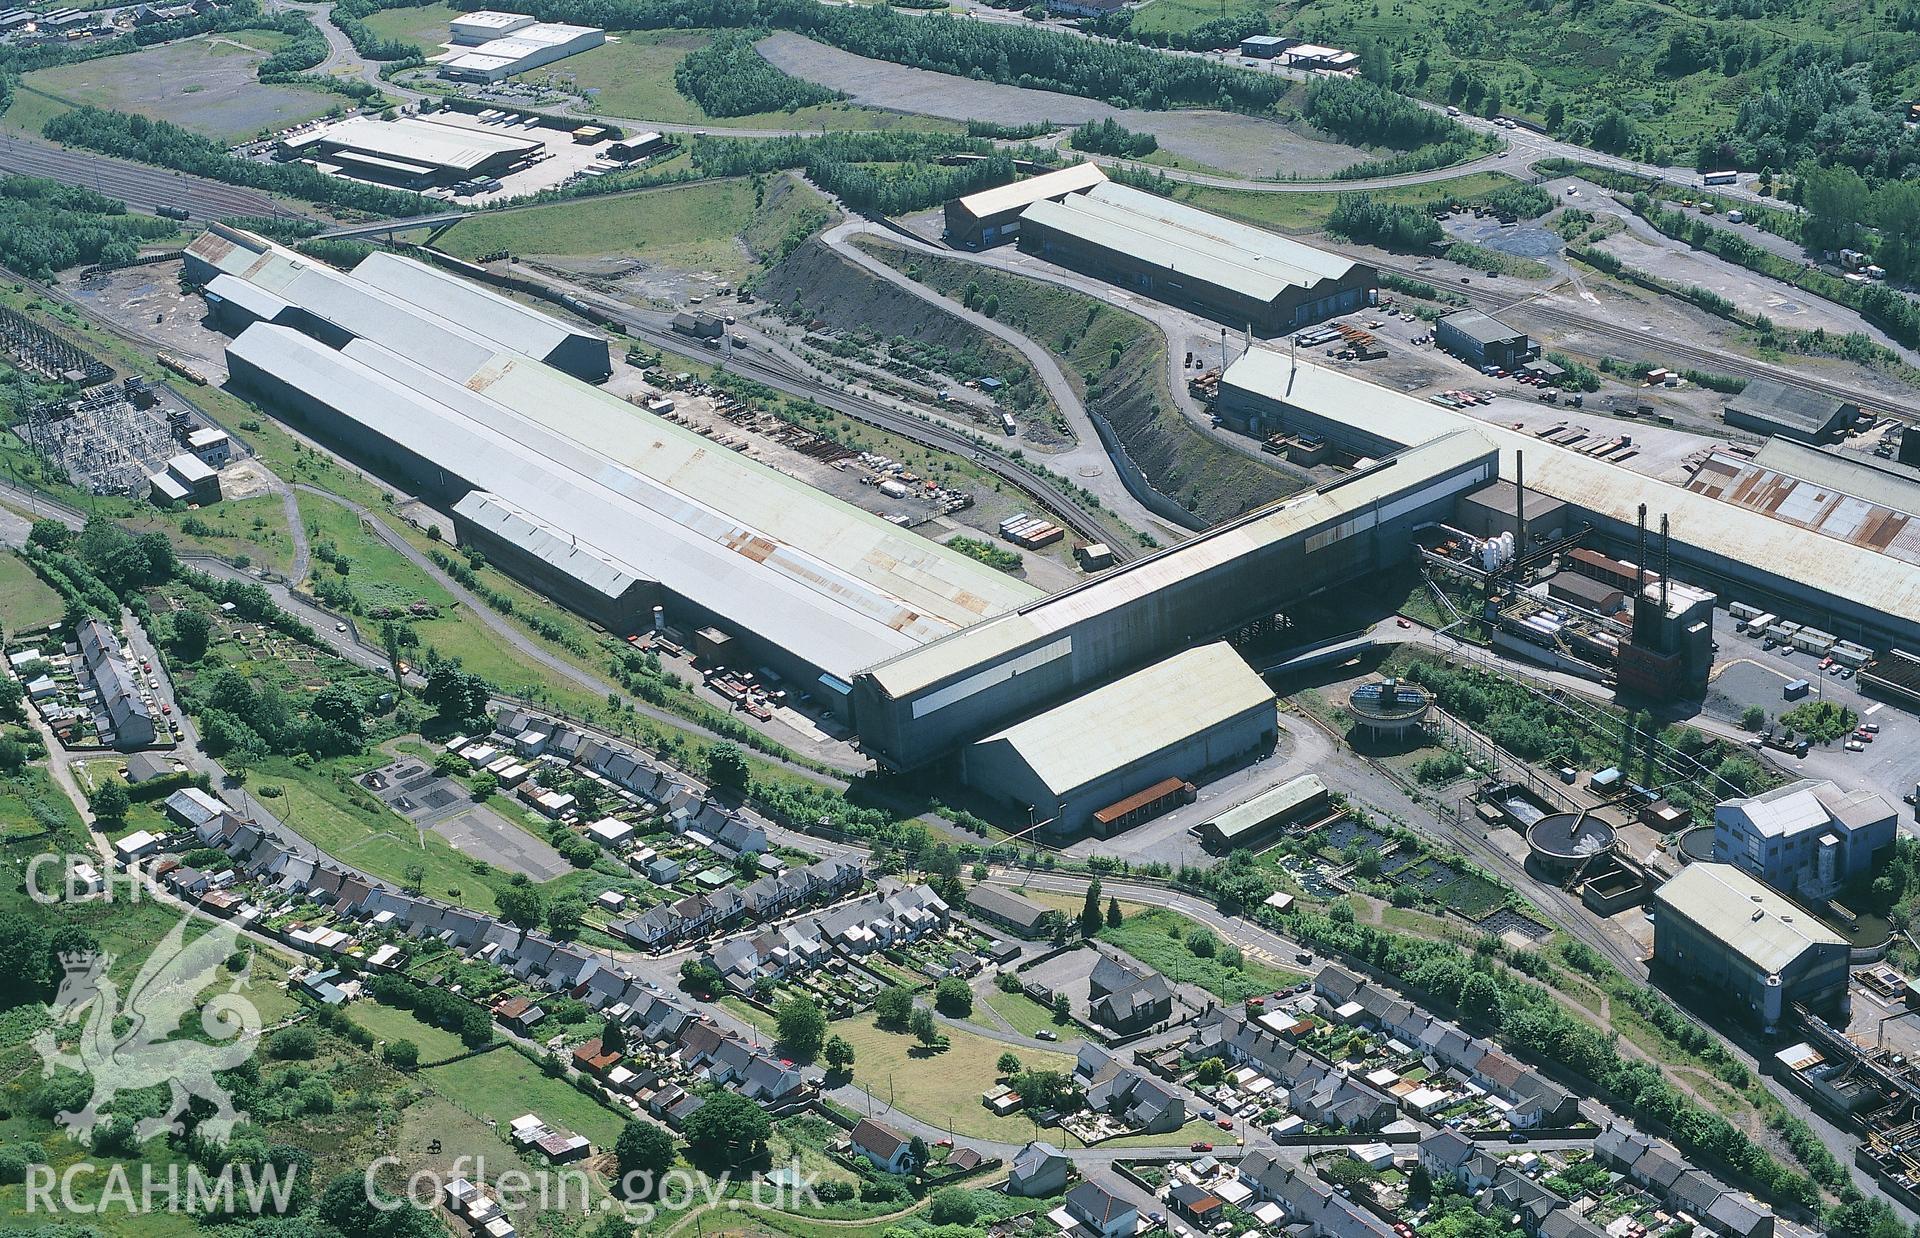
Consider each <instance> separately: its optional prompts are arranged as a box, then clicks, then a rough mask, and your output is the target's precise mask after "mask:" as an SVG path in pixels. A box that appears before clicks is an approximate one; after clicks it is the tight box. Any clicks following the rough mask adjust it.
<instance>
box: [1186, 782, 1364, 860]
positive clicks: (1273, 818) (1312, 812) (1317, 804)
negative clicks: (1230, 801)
mask: <svg viewBox="0 0 1920 1238" xmlns="http://www.w3.org/2000/svg"><path fill="white" fill-rule="evenodd" d="M1331 800H1332V797H1331V796H1330V795H1329V794H1328V792H1327V784H1326V783H1324V782H1322V781H1320V776H1319V775H1318V774H1302V775H1300V776H1299V777H1298V778H1294V779H1290V780H1289V781H1287V782H1283V783H1281V784H1280V785H1279V786H1277V787H1273V788H1270V789H1269V790H1266V791H1262V792H1261V793H1260V794H1258V795H1256V796H1254V797H1253V798H1252V799H1250V800H1246V801H1244V802H1243V803H1240V804H1236V805H1234V806H1233V807H1232V808H1229V809H1227V811H1225V812H1223V813H1221V814H1220V815H1219V816H1217V817H1215V818H1213V819H1212V820H1211V821H1203V822H1201V823H1200V824H1199V825H1198V826H1197V827H1195V829H1194V836H1195V837H1197V838H1198V839H1199V840H1200V845H1201V846H1203V847H1205V848H1206V849H1207V850H1209V851H1211V852H1213V853H1214V854H1215V855H1225V854H1227V853H1228V852H1229V851H1238V850H1243V849H1246V848H1249V847H1259V846H1262V845H1263V844H1265V843H1266V842H1267V841H1268V840H1269V839H1271V838H1272V837H1273V836H1274V834H1275V833H1277V832H1278V831H1280V830H1282V829H1285V828H1286V827H1287V826H1289V825H1293V824H1295V823H1297V822H1300V821H1307V820H1311V819H1313V818H1314V817H1317V816H1320V815H1323V814H1324V813H1325V812H1326V811H1327V806H1328V804H1329V803H1330V802H1331Z"/></svg>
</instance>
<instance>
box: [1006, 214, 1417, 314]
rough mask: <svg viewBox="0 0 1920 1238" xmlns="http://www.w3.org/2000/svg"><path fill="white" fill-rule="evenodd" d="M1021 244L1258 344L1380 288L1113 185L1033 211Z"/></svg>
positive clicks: (1320, 256)
mask: <svg viewBox="0 0 1920 1238" xmlns="http://www.w3.org/2000/svg"><path fill="white" fill-rule="evenodd" d="M1019 242H1020V248H1022V249H1023V250H1027V251H1029V252H1031V253H1036V254H1039V255H1040V256H1041V257H1043V258H1046V259H1047V260H1048V261H1049V262H1057V263H1059V264H1060V265H1062V266H1066V267H1072V268H1074V269H1075V270H1080V271H1086V272H1088V273H1089V274H1094V275H1098V276H1100V277H1101V278H1103V279H1107V280H1111V281H1112V282H1114V283H1116V284H1119V285H1120V286H1121V287H1123V288H1127V289H1130V290H1132V291H1134V292H1141V293H1145V294H1146V295H1148V296H1151V297H1154V298H1156V299H1158V300H1161V301H1165V302H1167V303H1168V304H1169V305H1177V306H1180V307H1181V308H1183V309H1190V310H1193V311H1194V312H1195V313H1198V314H1202V315H1205V316H1206V317H1208V318H1211V319H1213V320H1215V321H1216V322H1222V323H1226V324H1227V325H1229V326H1232V327H1236V328H1238V327H1250V328H1251V329H1252V330H1253V331H1254V332H1255V333H1256V334H1259V335H1279V334H1281V333H1283V332H1287V331H1291V330H1293V329H1294V328H1296V327H1304V326H1307V325H1308V324H1310V323H1316V322H1321V321H1324V320H1325V319H1328V318H1332V317H1334V316H1335V315H1337V314H1345V313H1350V312H1351V311H1353V310H1356V309H1359V308H1361V307H1362V306H1364V305H1366V304H1367V302H1368V300H1369V294H1370V293H1372V291H1373V290H1374V288H1375V287H1376V285H1377V284H1378V282H1379V280H1378V277H1377V275H1376V273H1375V271H1374V269H1373V268H1372V267H1370V266H1367V265H1366V264H1365V263H1361V262H1355V261H1354V260H1353V259H1351V258H1343V257H1341V256H1339V255H1337V254H1330V253H1327V252H1326V251H1325V250H1320V249H1315V248H1313V247H1312V246H1311V245H1302V244H1301V243H1300V242H1298V241H1294V240H1289V239H1288V238H1286V237H1283V236H1280V235H1278V234H1277V233H1273V232H1268V231H1267V230H1265V229H1264V228H1255V227H1251V226H1249V225H1247V224H1242V223H1236V222H1234V221H1233V220H1230V219H1223V218H1221V217H1220V216H1218V215H1214V214H1210V213H1208V212H1206V211H1202V210H1196V209H1194V208H1193V207H1190V206H1183V205H1181V204H1180V203H1178V202H1173V201H1170V200H1168V199H1166V198H1162V197H1160V196H1158V195H1156V194H1151V193H1147V192H1145V191H1144V190H1140V189H1133V188H1130V187H1129V186H1126V185H1115V184H1111V183H1108V184H1100V185H1095V186H1094V187H1093V188H1091V189H1089V190H1087V191H1086V192H1084V193H1074V194H1067V195H1066V196H1064V197H1061V198H1059V199H1058V200H1055V199H1047V200H1044V201H1040V202H1036V203H1034V204H1033V205H1032V206H1029V207H1027V208H1026V209H1025V210H1024V211H1022V212H1021V213H1020V228H1019Z"/></svg>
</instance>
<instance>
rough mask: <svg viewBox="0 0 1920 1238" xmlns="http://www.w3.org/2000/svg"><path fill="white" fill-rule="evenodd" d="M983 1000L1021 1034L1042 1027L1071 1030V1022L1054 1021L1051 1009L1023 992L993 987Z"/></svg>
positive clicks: (1032, 1031) (1059, 1030) (1036, 1030)
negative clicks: (1002, 990) (1007, 991)
mask: <svg viewBox="0 0 1920 1238" xmlns="http://www.w3.org/2000/svg"><path fill="white" fill-rule="evenodd" d="M984 1000H985V1001H986V1004H987V1005H989V1006H991V1007H993V1010H994V1013H996V1014H998V1015H999V1016H1000V1017H1001V1018H1003V1019H1005V1020H1006V1021H1007V1022H1008V1023H1010V1024H1012V1025H1013V1030H1014V1031H1016V1032H1019V1033H1020V1034H1021V1035H1023V1036H1031V1035H1033V1034H1034V1033H1035V1032H1038V1031H1041V1030H1042V1029H1045V1030H1047V1031H1050V1032H1061V1033H1063V1034H1071V1033H1072V1031H1073V1028H1072V1025H1071V1024H1067V1025H1062V1024H1059V1023H1055V1022H1054V1021H1053V1011H1051V1010H1048V1009H1047V1008H1046V1007H1045V1006H1042V1005H1041V1004H1040V1003H1039V1002H1036V1001H1034V1000H1033V999H1032V998H1031V997H1028V996H1027V995H1026V994H1025V993H1002V992H1001V991H1000V990H999V989H994V990H992V991H991V992H989V993H988V994H987V995H986V997H985V999H984ZM1015 1052H1019V1050H1015Z"/></svg>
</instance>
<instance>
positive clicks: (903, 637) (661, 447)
mask: <svg viewBox="0 0 1920 1238" xmlns="http://www.w3.org/2000/svg"><path fill="white" fill-rule="evenodd" d="M243 241H244V243H242V242H243ZM192 250H193V251H194V252H193V253H191V254H190V255H189V263H190V272H189V277H190V278H193V277H195V276H194V271H195V270H196V269H200V270H218V271H220V272H221V273H222V274H231V273H232V271H233V270H237V271H240V272H244V274H242V275H235V276H234V278H236V279H244V280H247V281H252V280H263V281H267V282H271V283H272V284H274V285H275V294H276V295H277V296H278V297H280V298H282V299H284V300H285V301H287V302H288V304H289V307H290V308H289V312H288V313H287V314H286V315H285V316H284V322H285V324H286V325H282V320H281V319H276V320H275V321H273V322H264V321H262V322H256V323H255V324H254V325H252V326H250V327H248V328H247V329H246V330H245V331H243V332H242V333H241V335H240V336H239V338H237V339H236V340H234V341H233V343H232V344H230V345H229V346H228V349H227V361H228V370H229V372H230V374H231V375H232V378H233V381H234V383H235V384H236V385H237V386H238V387H240V388H242V389H244V390H247V391H249V392H251V393H252V394H254V395H255V396H256V397H258V398H260V399H261V400H262V401H263V402H264V403H266V404H267V405H268V406H269V407H271V408H272V409H273V410H274V411H275V412H276V413H278V414H280V415H282V416H284V417H287V418H288V419H290V420H293V421H295V422H297V423H299V424H300V425H302V426H303V427H304V428H305V429H307V430H308V431H309V432H310V433H312V434H313V435H314V437H315V438H317V439H319V440H321V441H323V442H325V443H327V444H329V445H330V446H334V447H336V448H337V449H339V450H341V451H342V452H343V453H345V454H347V455H348V456H350V457H352V458H354V459H355V460H358V461H361V462H363V463H366V464H368V465H370V466H372V467H374V468H376V469H378V470H380V471H381V472H383V473H385V474H387V475H388V476H391V477H393V478H395V479H396V480H399V481H402V482H403V483H404V484H405V485H406V486H407V487H408V488H410V489H412V490H413V491H414V492H415V493H417V494H419V495H420V496H421V497H422V498H423V499H424V500H426V501H427V502H429V503H432V504H435V505H437V506H439V507H441V509H442V510H450V511H451V512H452V513H453V516H454V522H455V527H456V529H457V530H458V532H459V534H460V536H461V538H462V540H463V542H467V543H470V544H473V545H477V546H479V547H481V548H482V549H483V550H484V551H485V553H486V554H487V555H488V557H489V558H490V559H492V560H493V561H495V562H496V563H498V564H500V566H502V567H503V568H505V569H507V570H509V571H512V572H514V573H516V574H518V575H520V576H521V577H522V578H523V579H526V580H528V581H530V582H532V583H534V584H535V587H537V588H539V589H541V590H542V591H544V592H547V593H549V595H550V596H552V597H554V599H555V600H556V601H558V602H560V603H561V604H562V605H565V606H568V607H570V608H572V609H575V610H579V611H581V612H582V613H585V614H587V615H589V616H591V617H593V618H594V619H596V620H597V621H599V622H600V623H602V624H603V625H604V626H606V627H608V628H609V629H611V630H613V631H615V632H617V633H622V634H624V633H631V632H637V631H641V630H644V629H645V628H646V627H649V626H651V612H652V608H653V607H654V606H655V605H659V606H662V607H664V608H665V612H666V618H667V621H668V622H669V623H671V624H673V625H674V626H676V627H680V628H683V629H685V630H689V631H691V630H694V629H698V628H701V627H705V626H709V625H712V626H716V627H719V628H721V629H722V630H724V631H726V632H727V633H729V634H730V635H732V636H734V637H736V638H737V639H738V641H739V645H740V647H741V648H742V650H743V651H744V654H745V656H748V657H751V658H752V659H753V665H758V666H767V667H771V668H772V669H774V670H776V671H777V672H779V674H780V675H781V676H783V677H784V678H786V679H787V680H788V681H789V682H790V683H793V684H794V685H795V686H797V687H799V688H800V689H801V690H803V691H806V692H808V693H810V694H811V695H813V697H814V698H815V699H816V700H818V701H819V702H821V704H822V705H823V706H824V707H825V708H827V709H829V710H833V711H836V712H839V713H842V714H844V713H845V712H846V710H847V708H848V702H847V698H848V694H849V692H850V687H849V685H850V682H851V680H852V678H853V675H854V673H855V672H856V671H858V670H859V669H860V668H861V667H864V666H866V665H868V664H870V663H872V662H874V661H875V660H877V659H880V658H885V657H888V656H890V655H892V654H896V653H903V652H906V651H908V650H911V649H913V648H916V647H918V646H919V645H921V644H924V643H925V642H928V641H931V640H934V639H936V638H938V637H941V636H944V635H947V634H949V633H952V632H954V631H957V630H958V629H960V628H963V627H965V626H967V625H969V624H972V623H976V622H978V621H980V620H982V619H985V618H987V617H989V616H991V615H994V614H998V613H1001V612H1003V611H1006V610H1010V609H1012V608H1013V607H1015V606H1018V605H1020V604H1021V603H1023V602H1027V601H1030V600H1032V599H1033V598H1034V597H1035V596H1037V591H1036V590H1035V589H1034V588H1033V587H1032V586H1030V585H1028V584H1026V583H1024V582H1022V581H1019V580H1016V579H1014V578H1013V577H1011V576H1008V575H1006V574H1005V573H1003V572H1000V571H997V570H996V569H994V568H991V567H988V566H987V565H986V564H983V563H979V562H977V561H975V560H973V559H970V558H968V557H967V556H965V555H962V554H960V553H959V552H958V551H955V550H951V549H948V548H947V547H944V546H942V545H940V544H939V543H937V542H935V541H932V540H931V539H929V538H925V537H922V536H920V535H919V534H917V533H913V532H911V531H909V530H906V529H902V528H900V527H898V526H896V525H894V524H892V523H891V522H889V521H887V520H885V519H883V518H881V517H879V516H876V515H873V514H871V513H869V512H865V511H862V510H860V509H859V508H857V507H854V506H852V505H850V504H847V503H844V502H842V501H840V500H838V499H835V498H832V497H830V496H828V495H826V494H823V493H821V492H820V491H818V490H815V489H813V488H812V487H810V486H807V485H805V484H804V483H802V482H799V481H797V480H795V479H793V478H791V477H788V476H786V475H785V474H783V473H780V472H778V471H776V470H773V469H770V468H768V467H766V466H765V465H762V464H760V463H758V462H756V461H753V460H750V459H747V458H746V457H744V456H741V455H739V454H737V453H734V452H730V451H724V450H717V449H716V448H715V447H714V445H713V444H712V443H711V442H709V441H708V440H707V439H705V438H703V437H702V436H700V435H699V434H697V433H695V432H694V431H692V430H689V429H687V428H685V427H682V426H679V425H676V424H674V423H672V422H669V421H667V420H665V419H663V418H660V417H658V416H655V415H654V414H652V413H649V412H647V411H645V410H644V409H640V408H637V407H635V406H634V405H631V404H629V403H627V402H626V401H625V400H622V399H620V398H619V397H618V396H615V395H612V394H609V393H607V392H605V391H603V390H601V389H600V388H598V387H595V386H591V385H589V384H587V383H584V382H581V381H579V380H578V379H576V378H572V377H569V376H568V375H566V374H563V373H561V372H560V371H559V370H558V369H555V368H553V366H551V365H546V364H541V363H540V362H539V361H536V360H534V359H532V358H530V357H528V356H525V355H523V354H522V353H520V352H516V351H513V350H512V348H513V344H512V343H510V342H508V341H507V340H504V339H502V340H496V339H494V338H491V336H493V335H501V336H510V337H515V338H517V342H519V343H521V344H526V345H534V344H542V343H544V344H547V345H551V346H552V348H553V350H554V351H553V352H552V354H551V355H554V356H562V357H565V356H567V355H570V353H569V351H568V346H567V344H566V341H565V340H564V338H561V337H558V336H555V335H554V334H552V333H551V332H550V331H543V329H541V327H540V323H545V324H547V326H548V327H561V326H562V324H558V323H557V322H555V321H554V320H551V319H548V318H546V316H544V315H539V314H535V313H533V311H526V312H527V313H528V314H531V315H532V316H533V317H534V318H535V319H538V320H539V322H535V323H531V324H525V323H522V322H520V321H518V320H517V319H515V318H513V317H512V316H510V315H509V314H508V313H507V311H508V310H518V309H519V307H515V306H512V305H511V303H508V304H507V306H506V307H505V308H504V309H503V308H502V307H501V306H500V305H498V304H496V302H497V301H498V299H497V298H494V297H493V294H491V293H488V292H486V291H485V290H484V289H481V288H479V287H478V286H477V285H469V284H466V283H465V282H464V281H457V280H442V279H438V278H434V277H433V273H421V272H418V271H410V270H408V269H407V268H408V266H409V265H410V264H407V263H406V260H404V259H394V260H392V264H389V263H386V262H382V263H377V264H373V265H372V268H371V273H372V274H374V275H376V276H378V277H379V278H380V279H381V280H382V281H383V282H387V283H389V284H390V285H391V284H393V281H394V280H395V279H398V280H400V281H401V282H403V283H405V284H406V286H407V287H409V288H412V289H414V290H415V291H416V292H417V293H418V294H419V295H409V296H407V297H400V296H394V295H392V294H389V293H386V292H383V291H382V290H381V289H379V288H377V287H374V286H373V285H372V284H370V283H367V282H364V281H362V280H361V279H360V278H359V273H358V272H356V273H355V274H353V275H345V274H342V273H340V272H338V271H334V270H332V269H330V268H327V267H325V266H323V265H321V264H319V263H315V262H312V261H309V260H306V259H303V258H300V257H299V256H298V255H295V254H292V253H290V252H288V251H286V250H283V249H281V248H280V247H278V246H274V245H271V244H269V243H268V242H266V241H263V240H261V239H260V238H258V237H248V236H247V234H245V233H239V234H235V233H233V232H232V230H231V229H222V230H220V232H219V234H213V233H210V234H208V236H205V237H201V238H200V239H199V240H198V241H196V242H195V243H194V245H193V247H192ZM393 264H399V265H393ZM363 265H365V264H363ZM229 268H231V270H230V269H229ZM436 308H437V309H438V310H439V311H440V312H438V313H436V312H435V309H436ZM602 357H604V353H603V354H602Z"/></svg>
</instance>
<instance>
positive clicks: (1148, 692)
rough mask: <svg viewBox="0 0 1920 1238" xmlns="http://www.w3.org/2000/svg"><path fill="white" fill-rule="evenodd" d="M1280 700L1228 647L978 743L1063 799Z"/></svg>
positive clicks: (1134, 678) (1180, 659)
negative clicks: (1008, 750) (1009, 755)
mask: <svg viewBox="0 0 1920 1238" xmlns="http://www.w3.org/2000/svg"><path fill="white" fill-rule="evenodd" d="M1272 700H1273V692H1272V690H1271V689H1269V688H1268V687H1267V685H1266V683H1265V681H1264V680H1262V679H1261V678H1260V676H1258V675H1256V674H1255V673H1254V672H1253V668H1252V667H1249V666H1248V665H1247V664H1246V662H1245V661H1244V660H1243V659H1242V658H1241V657H1240V655H1239V654H1238V653H1235V652H1234V650H1233V646H1231V645H1229V644H1227V643H1226V642H1225V641H1217V642H1215V643H1213V644H1211V645H1201V646H1200V647H1198V648H1196V649H1188V650H1186V651H1184V652H1182V653H1177V654H1175V655H1174V656H1173V657H1171V658H1168V659H1167V660H1166V661H1164V662H1158V663H1155V664H1154V665H1152V666H1149V667H1147V668H1146V669H1145V670H1141V671H1136V672H1134V673H1133V674H1131V675H1128V676H1126V677H1125V678H1124V679H1116V680H1114V681H1113V682H1112V683H1110V684H1107V685H1106V686H1105V687H1101V688H1096V689H1094V690H1093V691H1092V692H1089V693H1086V694H1085V695H1084V696H1080V697H1076V698H1074V699H1073V700H1071V701H1068V702H1067V703H1066V704H1064V705H1060V706H1057V707H1056V708H1053V709H1050V710H1048V711H1047V712H1046V713H1043V714H1040V715H1039V716H1037V717H1033V718H1029V719H1027V720H1026V721H1025V722H1019V723H1015V724H1014V725H1013V726H1010V727H1008V728H1007V729H1005V730H1003V731H997V732H995V733H994V734H992V735H989V736H987V737H986V738H985V739H982V740H980V741H979V743H980V744H981V745H985V744H992V743H1006V744H1008V745H1010V746H1011V747H1012V748H1013V750H1014V751H1015V752H1017V753H1019V755H1020V759H1021V760H1022V761H1024V762H1025V763H1026V765H1027V767H1028V768H1029V769H1031V770H1032V771H1033V772H1034V775H1035V776H1036V777H1038V778H1039V779H1040V781H1041V782H1042V783H1044V784H1045V785H1046V787H1047V789H1048V790H1049V791H1051V792H1052V793H1053V794H1054V795H1056V796H1065V795H1068V794H1070V793H1071V792H1073V791H1074V790H1075V789H1077V788H1079V787H1084V786H1086V785H1088V784H1089V783H1092V782H1095V781H1097V780H1098V779H1100V778H1104V777H1106V776H1107V775H1108V774H1111V773H1114V772H1116V771H1118V770H1122V769H1125V768H1126V767H1128V766H1129V765H1132V764H1134V763H1135V762H1137V761H1140V760H1142V759H1143V758H1145V757H1149V756H1152V755H1153V754H1154V753H1156V752H1159V751H1160V750H1161V749H1163V748H1167V747H1170V746H1172V745H1174V744H1177V743H1179V742H1180V741H1182V740H1184V739H1187V738H1189V737H1190V736H1193V735H1197V734H1199V733H1200V732H1202V731H1204V730H1206V729H1207V728H1209V727H1212V726H1217V725H1218V724H1220V723H1222V722H1225V721H1226V720H1228V719H1230V718H1232V717H1234V716H1235V715H1236V714H1241V713H1244V712H1246V711H1247V710H1249V709H1253V708H1256V707H1258V706H1259V705H1260V704H1261V703H1262V702H1268V703H1271V702H1272Z"/></svg>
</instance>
